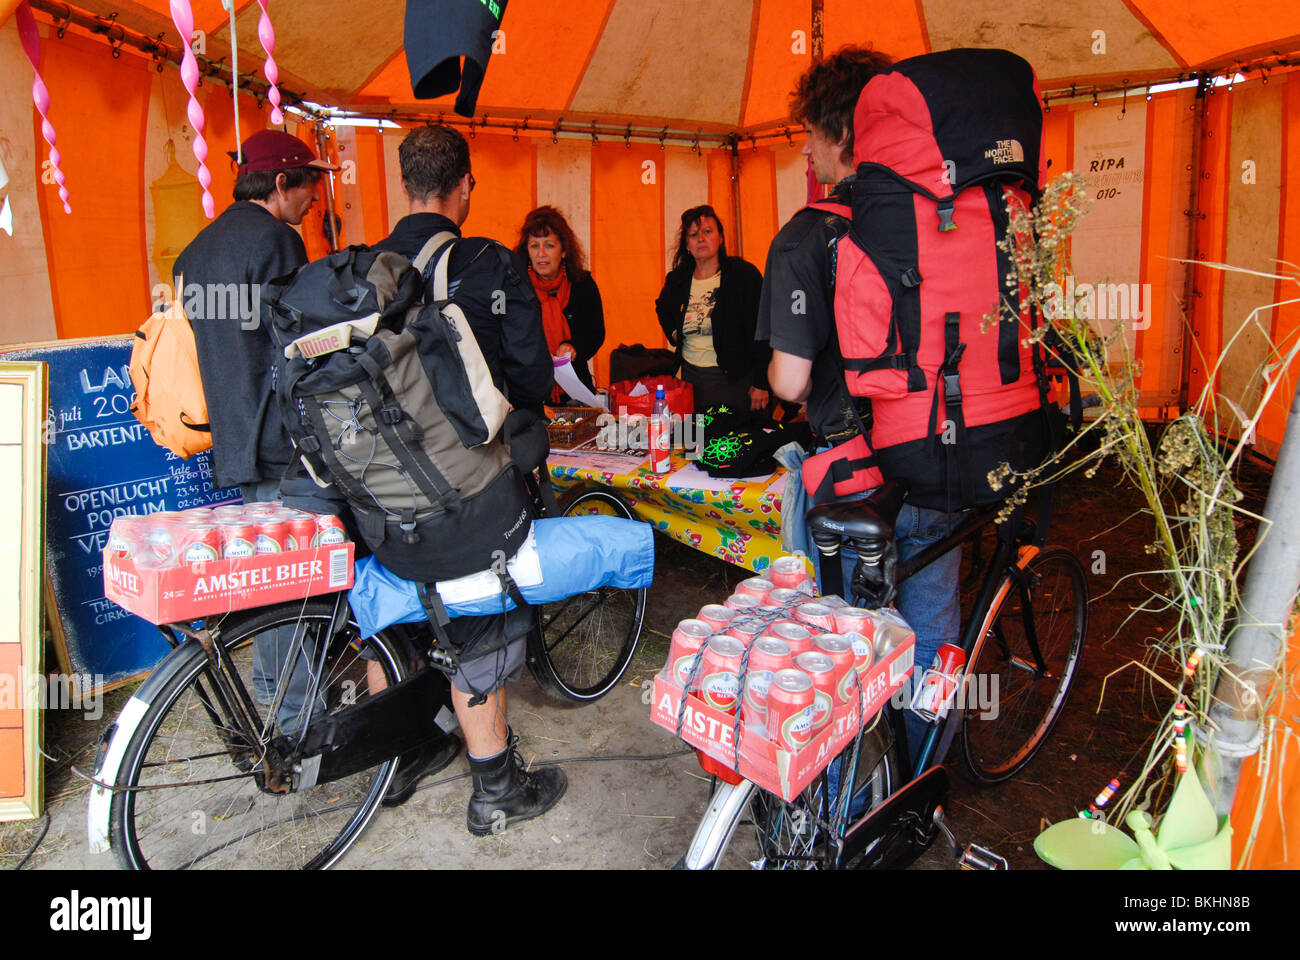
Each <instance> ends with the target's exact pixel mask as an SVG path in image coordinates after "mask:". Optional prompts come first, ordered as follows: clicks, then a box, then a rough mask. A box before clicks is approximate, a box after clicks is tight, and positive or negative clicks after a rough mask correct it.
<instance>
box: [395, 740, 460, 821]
mask: <svg viewBox="0 0 1300 960" xmlns="http://www.w3.org/2000/svg"><path fill="white" fill-rule="evenodd" d="M458 753H460V738H459V737H457V736H456V735H455V734H451V733H445V734H443V735H442V737H441V739H438V740H434V741H433V742H432V743H427V744H425V745H424V746H423V747H421V748H420V749H419V750H412V751H411V752H410V753H404V754H402V757H401V760H400V761H399V762H398V765H397V773H395V774H393V780H392V782H391V783H389V785H388V792H387V793H386V794H384V799H383V800H381V801H380V803H382V804H383V805H384V806H385V807H400V806H401V805H402V804H404V803H405V802H406V801H407V800H409V799H411V795H412V794H413V793H415V788H416V785H417V784H419V782H420V781H421V780H423V779H424V778H425V777H427V776H429V775H430V774H432V773H437V772H438V771H439V770H441V769H443V768H444V767H446V766H447V764H449V763H451V762H452V761H453V760H455V759H456V754H458Z"/></svg>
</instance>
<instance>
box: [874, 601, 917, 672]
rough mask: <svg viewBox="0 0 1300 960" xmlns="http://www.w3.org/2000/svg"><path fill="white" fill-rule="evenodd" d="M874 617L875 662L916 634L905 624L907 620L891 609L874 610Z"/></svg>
mask: <svg viewBox="0 0 1300 960" xmlns="http://www.w3.org/2000/svg"><path fill="white" fill-rule="evenodd" d="M874 619H875V622H876V639H875V650H876V662H877V663H879V662H880V661H881V660H884V659H885V658H886V657H887V656H889V655H890V654H891V653H893V652H894V651H895V650H897V649H898V648H899V647H901V646H904V645H905V644H906V643H907V642H908V641H909V640H912V639H914V638H915V636H916V635H915V634H914V633H913V632H912V628H911V627H909V626H908V625H907V621H905V620H904V619H903V618H902V617H901V616H899V615H898V614H897V613H895V612H894V611H893V610H876V611H875V615H874Z"/></svg>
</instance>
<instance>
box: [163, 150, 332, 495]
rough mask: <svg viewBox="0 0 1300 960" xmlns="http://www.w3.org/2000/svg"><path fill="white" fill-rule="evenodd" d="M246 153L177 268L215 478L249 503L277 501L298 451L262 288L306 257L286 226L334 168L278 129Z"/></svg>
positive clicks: (301, 212)
mask: <svg viewBox="0 0 1300 960" xmlns="http://www.w3.org/2000/svg"><path fill="white" fill-rule="evenodd" d="M242 152H243V157H242V159H243V162H242V163H241V164H240V165H239V176H238V179H237V180H236V181H235V192H234V196H235V202H234V203H233V204H231V205H230V206H229V207H227V208H226V209H225V210H224V211H223V212H222V214H221V216H219V217H217V219H216V220H214V221H213V222H212V223H210V224H208V226H206V227H204V228H203V230H201V231H200V232H199V235H198V236H197V237H195V238H194V239H193V240H192V241H191V242H190V244H189V246H187V247H186V248H185V249H184V250H183V251H181V255H180V256H179V257H177V258H176V267H175V274H176V277H177V280H178V289H177V291H176V295H177V297H178V298H180V299H181V303H182V304H183V306H184V307H185V315H186V316H187V317H188V318H189V320H190V325H191V326H192V327H193V328H194V342H195V346H196V348H197V350H198V355H199V372H200V373H201V374H202V376H203V383H204V393H205V395H206V399H207V402H208V417H209V419H210V420H211V423H212V473H213V483H214V485H215V486H218V487H235V486H238V487H242V488H243V490H244V499H245V501H249V502H251V501H254V500H273V499H275V495H276V491H277V489H278V486H279V481H280V477H281V476H282V475H283V474H284V470H285V467H286V466H288V464H289V461H290V459H292V456H291V451H292V449H293V444H292V442H291V441H290V439H289V435H288V433H287V432H286V431H285V428H284V423H283V421H282V420H281V419H280V414H279V409H278V407H277V406H276V403H275V396H274V393H273V392H272V390H271V370H272V364H273V356H274V353H273V350H274V348H273V346H272V343H271V336H270V331H269V330H268V329H267V328H266V326H265V325H263V323H262V318H261V288H262V285H263V284H265V283H266V282H267V281H268V280H272V279H274V278H275V277H280V276H283V275H285V274H288V273H292V272H293V271H294V270H296V269H298V267H300V266H302V265H303V264H304V263H306V262H307V250H306V248H305V247H304V246H303V242H302V237H300V236H299V235H298V234H297V232H296V231H294V230H293V229H292V227H291V226H290V225H291V224H293V225H296V224H299V223H301V222H302V218H303V217H304V216H306V214H307V211H308V210H310V209H311V205H312V202H313V201H314V200H315V196H316V184H317V182H318V181H319V180H320V177H321V171H322V170H336V169H338V168H337V167H333V166H330V165H329V164H328V163H325V162H324V161H321V160H317V159H316V157H315V155H314V154H313V153H312V152H311V149H310V148H308V147H307V146H306V144H304V143H303V142H302V141H301V140H299V139H298V138H296V137H292V136H290V135H289V134H287V133H281V132H280V131H278V130H262V131H259V132H258V133H255V134H253V135H252V136H251V137H249V138H248V139H247V140H246V141H245V142H244V144H243V150H242ZM180 282H183V283H184V289H183V290H182V289H179V285H180Z"/></svg>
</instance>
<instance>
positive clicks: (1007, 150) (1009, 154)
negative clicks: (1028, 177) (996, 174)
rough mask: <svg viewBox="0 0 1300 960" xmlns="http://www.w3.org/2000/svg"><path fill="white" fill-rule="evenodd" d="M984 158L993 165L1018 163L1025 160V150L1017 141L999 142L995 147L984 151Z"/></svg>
mask: <svg viewBox="0 0 1300 960" xmlns="http://www.w3.org/2000/svg"><path fill="white" fill-rule="evenodd" d="M984 158H985V159H986V160H992V161H993V162H994V163H1020V162H1021V161H1022V160H1024V159H1025V148H1024V147H1022V146H1021V145H1020V141H1019V140H999V141H998V142H997V146H995V147H993V148H992V149H991V150H985V151H984Z"/></svg>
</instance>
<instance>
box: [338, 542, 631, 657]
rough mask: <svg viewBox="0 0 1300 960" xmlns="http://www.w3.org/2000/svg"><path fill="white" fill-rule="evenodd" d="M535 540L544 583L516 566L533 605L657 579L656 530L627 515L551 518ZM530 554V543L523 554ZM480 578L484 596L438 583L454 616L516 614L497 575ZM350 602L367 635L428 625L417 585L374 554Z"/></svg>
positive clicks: (365, 561) (362, 564)
mask: <svg viewBox="0 0 1300 960" xmlns="http://www.w3.org/2000/svg"><path fill="white" fill-rule="evenodd" d="M533 537H534V538H535V540H536V548H537V558H538V560H539V561H540V567H541V577H540V582H538V581H537V580H536V578H535V577H529V576H527V575H525V574H522V573H521V574H518V575H517V574H516V570H515V569H514V562H513V561H511V563H510V566H509V569H510V571H511V575H512V576H515V578H516V582H517V583H518V584H519V591H520V593H521V594H522V595H523V598H524V599H525V600H526V601H528V602H529V603H530V604H541V603H553V602H555V601H558V600H563V599H565V598H566V597H571V596H574V595H575V594H579V593H583V592H584V591H587V590H594V589H596V588H597V587H604V586H609V587H618V588H621V589H625V590H638V589H641V588H643V587H648V586H650V584H651V583H652V582H653V581H654V570H655V549H654V528H653V527H651V526H650V524H648V523H642V522H641V521H639V520H627V519H625V518H623V517H603V516H589V517H547V518H543V519H541V520H534V521H533ZM528 549H529V548H528V546H527V545H525V547H524V548H523V549H521V550H520V554H521V555H522V554H523V553H524V552H525V551H526V550H528ZM468 579H469V578H466V580H468ZM479 579H481V580H482V581H483V589H482V590H479V591H477V592H476V591H475V590H473V589H472V588H467V587H466V586H465V584H464V583H462V582H460V581H457V582H455V584H454V585H444V584H439V585H438V592H439V594H440V595H441V596H442V597H443V602H444V603H445V604H446V607H447V613H448V614H450V615H451V616H453V617H475V616H485V615H487V614H490V613H501V612H503V610H513V609H514V606H515V604H514V601H513V600H511V599H510V597H508V596H504V595H503V594H502V593H501V590H500V587H499V584H498V582H497V580H496V578H495V577H486V578H485V577H482V576H481V575H480V577H479ZM457 586H458V587H459V589H456V587H457ZM453 591H454V592H453ZM348 602H349V603H350V604H351V605H352V613H353V615H354V616H355V617H356V619H357V626H358V627H360V628H361V635H362V636H363V637H368V636H371V635H373V634H375V633H378V632H379V631H380V630H383V629H384V628H385V627H389V626H392V625H393V624H394V623H418V622H420V621H422V620H425V619H427V618H426V617H425V614H424V607H422V606H421V605H420V598H419V594H418V592H417V588H416V585H415V583H414V582H412V581H410V580H404V579H402V578H401V577H399V576H397V575H396V574H394V573H392V572H391V571H390V570H388V569H386V568H385V567H384V566H383V564H381V563H379V561H377V560H376V559H375V558H374V557H373V556H371V557H364V558H362V559H361V560H358V561H357V563H356V569H355V575H354V578H353V586H352V590H351V591H350V592H349V594H348Z"/></svg>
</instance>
